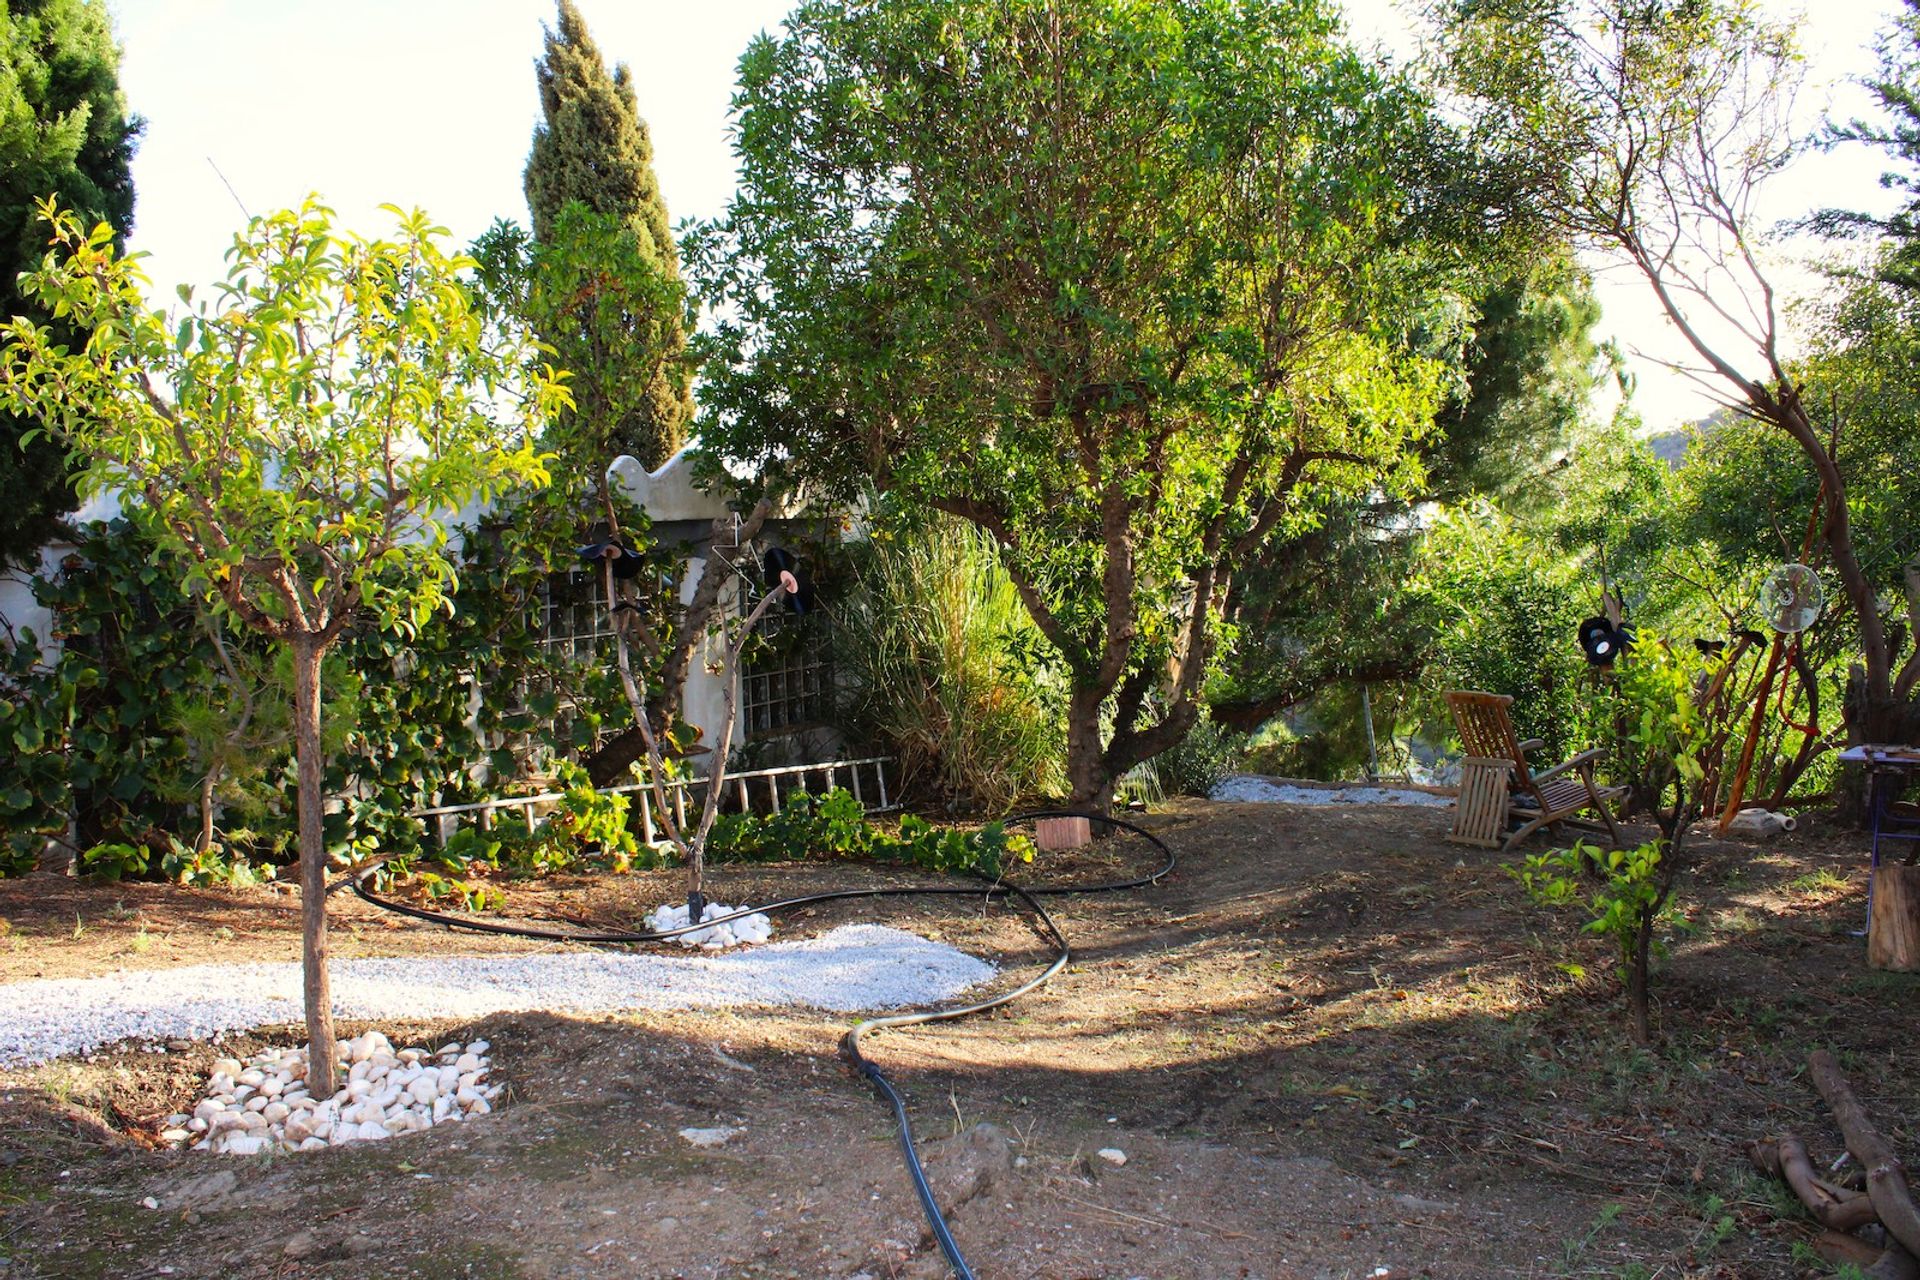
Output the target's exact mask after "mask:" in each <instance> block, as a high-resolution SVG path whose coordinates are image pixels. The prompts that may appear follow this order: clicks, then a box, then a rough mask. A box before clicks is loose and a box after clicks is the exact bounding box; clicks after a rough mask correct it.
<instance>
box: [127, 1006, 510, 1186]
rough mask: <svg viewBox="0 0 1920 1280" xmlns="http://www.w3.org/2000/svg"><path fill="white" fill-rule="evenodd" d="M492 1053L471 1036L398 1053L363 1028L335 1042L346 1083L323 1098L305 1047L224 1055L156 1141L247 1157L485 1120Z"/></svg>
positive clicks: (492, 1087) (494, 1090)
mask: <svg viewBox="0 0 1920 1280" xmlns="http://www.w3.org/2000/svg"><path fill="white" fill-rule="evenodd" d="M491 1047H492V1046H491V1045H489V1044H488V1043H487V1042H486V1041H485V1040H475V1041H473V1042H472V1043H471V1044H468V1045H466V1046H465V1047H462V1046H461V1045H459V1044H457V1043H452V1044H445V1045H442V1046H441V1047H440V1048H439V1049H438V1050H437V1051H428V1050H426V1049H399V1050H396V1049H395V1048H394V1047H393V1043H392V1042H391V1041H390V1040H388V1039H387V1038H386V1037H385V1036H383V1035H381V1034H380V1033H379V1032H378V1031H369V1032H367V1034H365V1035H363V1036H356V1037H354V1038H353V1039H352V1040H345V1041H342V1042H341V1043H339V1044H337V1045H335V1046H334V1048H335V1056H336V1057H337V1058H338V1059H339V1065H340V1068H341V1069H342V1070H344V1072H345V1076H346V1078H345V1080H344V1081H343V1082H342V1083H341V1085H340V1088H339V1090H338V1091H337V1092H335V1093H334V1095H333V1096H332V1097H330V1098H326V1099H319V1098H315V1097H314V1096H313V1095H312V1094H310V1093H308V1092H307V1051H306V1050H305V1049H268V1050H266V1051H265V1052H263V1053H257V1054H255V1055H254V1056H253V1057H251V1058H248V1059H247V1060H246V1061H244V1062H242V1061H240V1060H239V1059H238V1058H221V1059H219V1060H218V1061H217V1062H215V1063H214V1064H213V1075H212V1077H211V1078H210V1079H209V1080H208V1081H207V1096H206V1097H205V1098H204V1099H203V1100H202V1101H201V1102H200V1103H199V1105H198V1106H196V1107H194V1109H193V1114H192V1115H185V1114H181V1115H175V1116H169V1117H167V1123H168V1125H169V1126H170V1127H169V1128H167V1129H165V1130H163V1131H162V1132H161V1134H160V1136H161V1138H163V1139H164V1140H166V1141H168V1142H170V1143H173V1144H174V1145H176V1146H185V1145H188V1144H191V1145H192V1147H193V1149H194V1150H195V1151H213V1152H217V1153H219V1154H221V1155H232V1156H251V1155H258V1154H259V1153H260V1152H262V1151H324V1150H326V1149H327V1148H328V1147H338V1146H343V1145H345V1144H346V1143H349V1142H374V1141H379V1140H381V1139H383V1138H394V1137H398V1136H399V1135H401V1134H403V1133H417V1132H419V1131H420V1130H422V1129H431V1128H432V1127H433V1126H434V1125H436V1124H445V1123H448V1122H451V1121H457V1120H466V1119H470V1118H473V1117H476V1116H484V1115H486V1114H487V1113H488V1112H490V1111H492V1110H493V1102H494V1100H495V1099H496V1098H498V1097H499V1096H500V1089H501V1086H499V1085H497V1084H487V1083H486V1078H487V1073H488V1072H489V1071H491V1070H492V1069H493V1063H492V1060H491V1059H489V1058H488V1057H487V1050H488V1049H489V1048H491Z"/></svg>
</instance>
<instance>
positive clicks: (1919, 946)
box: [1867, 862, 1920, 973]
mask: <svg viewBox="0 0 1920 1280" xmlns="http://www.w3.org/2000/svg"><path fill="white" fill-rule="evenodd" d="M1867 967H1869V968H1872V969H1892V970H1894V971H1895V972H1898V973H1920V867H1907V866H1902V865H1900V864H1899V863H1897V862H1883V863H1881V864H1880V866H1879V868H1878V869H1877V870H1876V871H1875V872H1874V873H1873V913H1872V915H1871V916H1870V917H1869V918H1868V920H1867Z"/></svg>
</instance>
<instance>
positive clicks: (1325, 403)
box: [694, 0, 1460, 804]
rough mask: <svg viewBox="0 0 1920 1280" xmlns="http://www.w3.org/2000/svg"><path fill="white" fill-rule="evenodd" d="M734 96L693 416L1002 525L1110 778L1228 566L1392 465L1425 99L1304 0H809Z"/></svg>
mask: <svg viewBox="0 0 1920 1280" xmlns="http://www.w3.org/2000/svg"><path fill="white" fill-rule="evenodd" d="M738 103H739V120H738V137H739V143H738V147H739V153H740V164H741V180H740V192H739V195H738V197H737V198H736V200H735V203H734V205H733V207H732V210H731V212H730V214H729V216H728V217H727V219H726V221H725V222H724V224H722V225H720V226H717V227H713V228H709V229H708V230H707V232H706V233H705V234H704V235H703V236H702V237H700V238H699V239H697V240H696V241H695V242H694V243H695V244H696V245H697V246H698V251H699V254H700V265H701V268H702V270H703V273H704V278H705V279H706V281H707V282H708V284H709V289H710V293H711V295H712V299H713V301H714V302H715V303H716V304H717V306H716V312H717V313H718V314H721V315H723V316H725V317H726V319H725V322H724V323H723V325H722V326H721V333H720V340H719V344H718V345H719V347H720V348H721V349H722V350H723V351H724V353H725V354H724V357H723V359H722V361H721V363H720V364H719V366H718V367H710V368H709V370H708V375H707V376H708V378H709V387H710V391H711V395H710V397H709V404H710V405H712V406H715V407H717V408H718V409H719V410H720V413H719V415H718V420H717V421H715V422H713V423H712V424H711V425H710V426H705V427H703V430H702V435H703V439H708V440H710V441H711V445H712V448H713V450H714V452H715V453H716V455H718V456H720V457H723V458H724V459H726V460H728V461H730V462H733V463H745V464H751V465H753V466H757V467H759V468H762V469H763V471H764V473H765V475H766V476H767V478H768V481H769V482H770V483H772V484H777V485H790V486H796V487H804V488H812V489H817V490H820V491H823V492H828V493H833V494H838V495H842V496H847V497H852V496H854V495H856V494H857V493H858V491H859V490H860V488H861V486H863V485H864V484H866V483H867V482H868V480H869V477H871V478H872V479H873V480H874V481H875V482H877V483H878V484H879V485H880V486H881V487H882V488H883V489H886V490H889V491H891V492H892V493H893V494H894V496H895V497H896V498H897V499H899V500H901V501H904V502H907V503H913V504H920V505H923V506H927V507H932V508H936V509H939V510H943V511H947V512H949V513H951V514H954V515H958V516H960V517H962V518H964V519H966V520H969V521H971V522H973V523H974V524H976V525H977V526H979V527H980V528H981V529H983V530H985V531H986V532H987V533H988V534H989V535H991V537H992V538H993V539H994V541H995V544H996V545H997V546H998V547H999V549H1000V553H1001V556H1002V558H1003V560H1004V562H1005V564H1006V566H1007V570H1008V572H1009V574H1010V575H1011V577H1012V578H1013V581H1014V584H1015V586H1016V588H1017V589H1018V591H1019V593H1020V596H1021V599H1022V601H1023V602H1024V604H1025V605H1026V607H1027V609H1028V610H1029V612H1030V613H1031V614H1032V615H1033V617H1034V620H1035V622H1036V623H1037V625H1038V626H1039V627H1040V629H1041V631H1042V632H1043V633H1044V634H1045V635H1046V637H1047V638H1048V640H1049V641H1050V642H1051V643H1052V644H1053V645H1054V647H1055V648H1057V649H1058V650H1059V652H1060V654H1061V655H1062V658H1063V660H1064V662H1065V664H1066V666H1067V668H1068V670H1069V671H1070V673H1071V676H1070V683H1071V696H1070V714H1069V723H1070V728H1069V752H1068V755H1069V774H1070V778H1069V781H1070V785H1071V788H1072V792H1073V798H1074V799H1075V800H1076V801H1077V802H1081V803H1090V804H1104V803H1105V802H1106V801H1107V799H1108V798H1109V796H1110V795H1111V790H1112V786H1113V783H1114V780H1115V779H1116V778H1117V777H1118V776H1119V774H1121V773H1123V772H1124V771H1125V770H1126V769H1127V768H1129V767H1130V766H1131V765H1133V764H1135V763H1137V762H1139V761H1141V760H1144V759H1147V758H1150V757H1151V756H1153V755H1155V754H1157V753H1158V752H1160V751H1162V750H1165V749H1166V748H1167V747H1169V746H1171V745H1172V744H1173V743H1175V742H1177V741H1178V740H1179V739H1180V738H1181V736H1182V735H1183V734H1184V733H1185V732H1186V730H1187V729H1188V728H1189V727H1190V726H1191V725H1192V723H1193V721H1194V718H1195V715H1196V713H1197V710H1198V696H1199V692H1200V689H1201V687H1202V682H1203V678H1204V675H1205V673H1206V671H1207V669H1208V668H1209V667H1210V666H1211V664H1212V662H1213V660H1214V657H1215V653H1216V648H1217V645H1218V643H1219V639H1220V634H1219V629H1218V626H1217V623H1218V620H1219V615H1220V610H1221V606H1222V603H1223V601H1224V599H1225V597H1226V595H1227V594H1228V592H1229V591H1230V590H1231V588H1232V584H1233V582H1234V581H1235V578H1236V575H1237V574H1238V573H1239V572H1240V571H1241V570H1242V569H1243V568H1244V567H1245V566H1246V565H1247V564H1248V563H1249V562H1250V561H1251V560H1252V559H1254V558H1255V557H1257V556H1259V555H1261V554H1263V549H1265V548H1267V547H1269V546H1272V545H1276V540H1281V541H1280V542H1279V543H1278V545H1284V540H1285V539H1290V538H1292V537H1295V536H1297V535H1298V534H1299V533H1300V532H1301V531H1302V530H1303V529H1306V528H1310V527H1311V526H1312V525H1313V524H1314V523H1315V522H1316V521H1317V520H1318V519H1319V518H1320V516H1321V513H1322V512H1323V511H1324V510H1325V508H1326V506H1327V503H1328V502H1329V500H1330V499H1331V498H1332V497H1333V496H1335V495H1341V494H1349V493H1353V492H1356V491H1361V490H1367V489H1382V490H1397V489H1399V488H1401V487H1402V486H1404V485H1408V484H1411V483H1413V482H1415V481H1416V480H1417V477H1418V470H1419V467H1418V458H1417V454H1416V453H1415V451H1414V450H1413V448H1412V447H1411V445H1412V442H1413V441H1415V440H1417V439H1418V438H1419V437H1420V436H1422V434H1423V433H1424V432H1426V431H1427V430H1428V428H1429V426H1430V424H1431V419H1432V415H1433V412H1434V410H1435V408H1436V406H1437V404H1438V403H1439V401H1440V399H1441V396H1442V394H1443V387H1444V383H1445V379H1444V376H1443V373H1444V366H1443V362H1441V361H1439V360H1436V359H1433V358H1430V357H1427V356H1424V355H1422V354H1420V350H1419V349H1416V348H1417V347H1419V346H1420V345H1421V344H1423V343H1425V342H1427V341H1429V340H1430V339H1431V338H1432V334H1431V331H1430V325H1431V324H1432V322H1433V320H1434V318H1435V316H1436V315H1444V314H1447V313H1448V308H1446V307H1435V306H1434V305H1432V304H1434V303H1435V302H1436V301H1437V300H1439V299H1438V297H1437V295H1439V294H1441V293H1442V291H1443V286H1444V284H1445V283H1446V281H1447V278H1448V273H1449V270H1450V268H1451V266H1452V265H1453V260H1452V258H1451V257H1450V255H1449V253H1448V251H1447V250H1446V249H1445V248H1444V247H1443V244H1442V242H1441V238H1440V237H1437V236H1436V235H1434V234H1433V231H1434V220H1435V219H1437V218H1438V217H1440V216H1441V215H1443V214H1445V213H1448V212H1450V210H1449V209H1448V207H1447V206H1446V205H1445V203H1444V201H1442V200H1441V199H1440V198H1439V193H1438V190H1437V188H1436V187H1435V186H1434V185H1432V179H1433V177H1434V175H1436V174H1444V173H1450V172H1459V171H1460V166H1456V165H1453V164H1451V163H1450V162H1449V161H1448V160H1447V159H1446V157H1445V156H1444V155H1443V154H1442V153H1443V152H1444V151H1445V149H1446V148H1447V147H1448V146H1449V145H1451V142H1450V138H1449V136H1448V135H1447V134H1445V133H1444V132H1443V131H1442V129H1441V128H1440V126H1439V125H1438V124H1437V123H1436V120H1435V117H1434V115H1433V113H1432V112H1431V111H1430V109H1429V107H1428V105H1427V104H1426V102H1425V101H1424V100H1423V99H1422V98H1421V96H1420V95H1419V94H1418V93H1417V92H1416V91H1415V90H1414V89H1413V88H1412V87H1410V86H1409V85H1408V84H1407V83H1406V82H1404V81H1402V80H1399V79H1397V78H1394V77H1392V76H1389V75H1386V74H1384V73H1382V72H1381V71H1380V70H1378V69H1377V68H1375V67H1374V66H1372V65H1370V64H1369V63H1368V62H1367V61H1366V60H1365V59H1363V58H1361V57H1360V56H1358V55H1357V54H1356V53H1354V52H1353V51H1352V50H1351V49H1350V48H1349V47H1348V46H1347V45H1346V43H1345V42H1344V39H1343V37H1342V34H1341V31H1340V27H1339V22H1338V19H1337V17H1336V16H1335V15H1334V14H1333V12H1332V10H1331V9H1330V8H1328V7H1325V6H1323V5H1321V4H1319V3H1317V2H1316V0H1287V2H1284V3H1268V2H1265V0H1206V2H1203V3H1194V4H1187V5H1181V6H1178V7H1160V6H1143V5H1135V4H1127V3H1117V2H1116V3H1097V4H1081V5H1073V6H1059V5H1053V4H1046V3H1041V2H1039V0H1017V2H1015V3H993V4H989V3H964V4H951V3H932V2H931V0H894V2H891V3H877V4H869V5H862V6H858V7H855V8H852V9H849V8H847V7H846V6H843V5H839V4H828V3H811V4H804V5H802V6H801V7H800V8H799V10H798V11H797V12H796V13H795V14H794V15H793V16H792V17H791V18H789V19H788V22H787V25H786V30H785V34H784V35H783V36H781V37H779V38H762V39H760V40H758V41H756V42H755V43H754V45H753V46H752V47H751V48H750V49H749V50H748V52H747V54H746V56H745V58H744V59H743V60H742V84H741V89H740V93H739V97H738ZM1452 229H1453V228H1449V230H1452ZM1416 334H1417V335H1420V343H1416V341H1415V335H1416Z"/></svg>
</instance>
